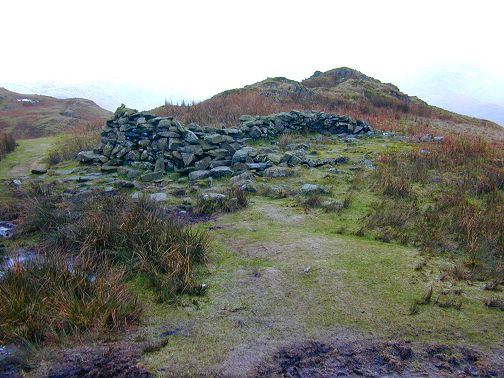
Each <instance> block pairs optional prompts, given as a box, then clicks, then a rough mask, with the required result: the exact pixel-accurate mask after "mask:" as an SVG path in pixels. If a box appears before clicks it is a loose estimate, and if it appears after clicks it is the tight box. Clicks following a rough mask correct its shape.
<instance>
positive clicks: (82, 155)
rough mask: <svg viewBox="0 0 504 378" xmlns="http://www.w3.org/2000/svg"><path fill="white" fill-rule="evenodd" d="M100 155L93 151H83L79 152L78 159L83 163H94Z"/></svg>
mask: <svg viewBox="0 0 504 378" xmlns="http://www.w3.org/2000/svg"><path fill="white" fill-rule="evenodd" d="M100 156H101V155H99V154H95V153H94V152H93V151H81V152H79V153H78V154H77V160H79V161H80V162H81V163H94V162H97V161H99V160H100Z"/></svg>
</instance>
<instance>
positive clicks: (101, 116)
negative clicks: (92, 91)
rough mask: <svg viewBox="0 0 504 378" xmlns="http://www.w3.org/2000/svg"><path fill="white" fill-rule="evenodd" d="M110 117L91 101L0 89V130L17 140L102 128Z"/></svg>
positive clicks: (108, 113)
mask: <svg viewBox="0 0 504 378" xmlns="http://www.w3.org/2000/svg"><path fill="white" fill-rule="evenodd" d="M111 114H112V113H111V112H109V111H107V110H105V109H102V108H100V107H99V106H98V105H96V104H95V103H94V102H93V101H91V100H86V99H82V98H69V99H57V98H54V97H49V96H41V95H31V94H30V95H27V94H20V93H15V92H11V91H9V90H7V89H5V88H0V131H8V132H10V133H12V134H13V135H14V136H15V137H16V138H34V137H42V136H49V135H53V134H57V133H59V132H61V131H64V130H67V129H69V128H72V127H75V126H95V125H96V126H97V127H101V125H102V124H103V122H104V121H105V120H106V119H107V118H109V117H110V116H111Z"/></svg>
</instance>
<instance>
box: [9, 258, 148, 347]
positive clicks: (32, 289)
mask: <svg viewBox="0 0 504 378" xmlns="http://www.w3.org/2000/svg"><path fill="white" fill-rule="evenodd" d="M89 263H90V261H89V260H88V261H83V260H82V259H80V260H79V261H76V262H74V263H73V264H72V268H71V269H69V263H68V261H67V259H66V258H65V257H64V256H62V255H59V254H54V253H51V254H49V253H46V254H44V255H43V256H41V257H39V258H38V261H34V262H30V263H26V264H23V265H16V266H15V267H14V268H13V269H11V270H9V271H8V272H7V273H6V275H5V277H3V278H2V279H1V281H0V319H1V320H0V341H1V342H11V341H22V342H34V343H40V342H42V341H50V340H55V339H57V338H58V337H59V336H62V335H70V334H75V333H83V332H93V331H95V332H103V331H113V330H118V329H122V328H124V327H126V326H127V325H129V324H131V323H134V322H136V321H137V320H138V318H139V316H140V314H141V306H140V304H139V302H138V301H137V299H136V298H135V296H134V295H132V294H131V293H130V292H129V290H128V288H127V286H126V283H125V280H124V271H122V270H119V269H112V268H111V267H107V266H101V267H98V266H95V265H89Z"/></svg>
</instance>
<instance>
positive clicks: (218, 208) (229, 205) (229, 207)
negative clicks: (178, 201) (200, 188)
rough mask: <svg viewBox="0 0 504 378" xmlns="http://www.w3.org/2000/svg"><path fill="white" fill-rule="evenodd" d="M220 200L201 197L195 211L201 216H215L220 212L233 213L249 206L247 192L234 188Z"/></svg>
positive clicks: (227, 191) (223, 194)
mask: <svg viewBox="0 0 504 378" xmlns="http://www.w3.org/2000/svg"><path fill="white" fill-rule="evenodd" d="M221 194H222V196H221V197H219V198H206V197H205V196H200V197H199V198H198V202H197V204H196V207H195V211H196V212H197V213H200V214H214V213H218V212H224V213H232V212H235V211H238V210H240V209H243V208H245V207H247V206H248V195H247V192H245V191H244V190H242V189H240V188H239V187H235V186H232V187H231V188H229V189H227V190H226V191H225V192H224V193H221Z"/></svg>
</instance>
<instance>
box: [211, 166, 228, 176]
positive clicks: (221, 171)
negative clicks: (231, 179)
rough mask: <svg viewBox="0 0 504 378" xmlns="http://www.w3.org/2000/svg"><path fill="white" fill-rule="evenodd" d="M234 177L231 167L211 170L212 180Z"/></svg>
mask: <svg viewBox="0 0 504 378" xmlns="http://www.w3.org/2000/svg"><path fill="white" fill-rule="evenodd" d="M232 175H233V170H232V169H231V168H229V167H225V166H223V167H215V168H212V169H211V170H210V176H211V177H212V178H221V177H228V176H232Z"/></svg>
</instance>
